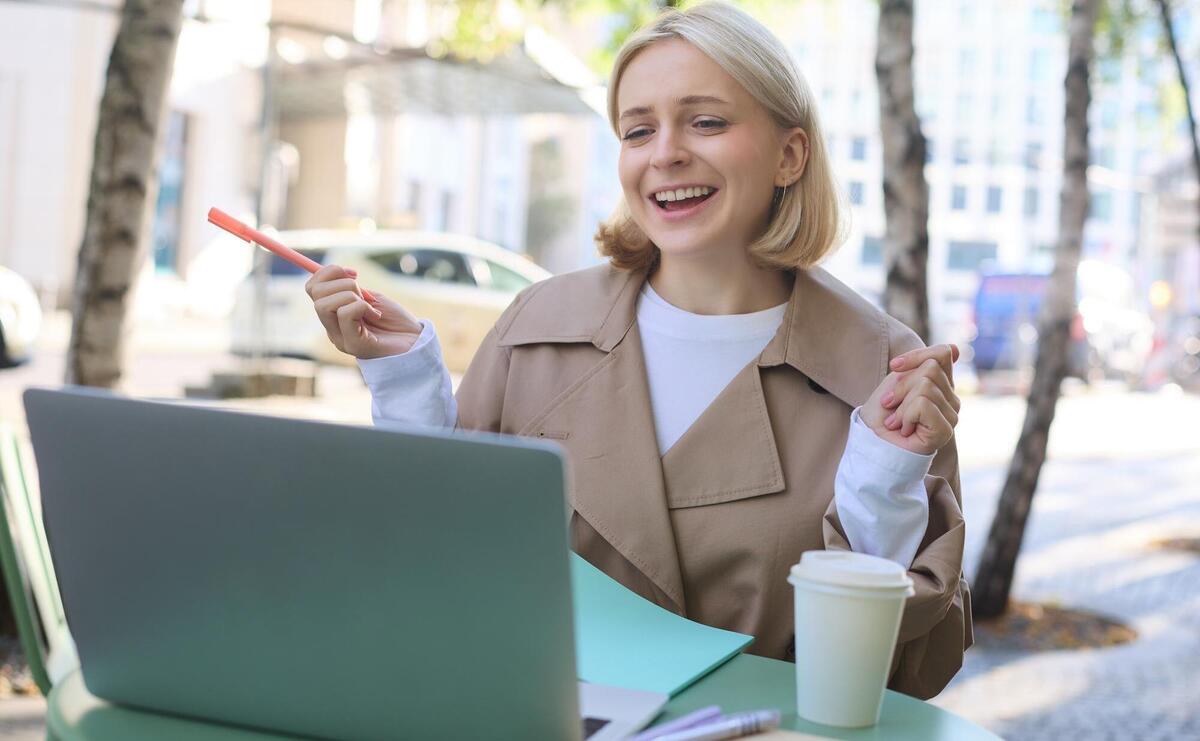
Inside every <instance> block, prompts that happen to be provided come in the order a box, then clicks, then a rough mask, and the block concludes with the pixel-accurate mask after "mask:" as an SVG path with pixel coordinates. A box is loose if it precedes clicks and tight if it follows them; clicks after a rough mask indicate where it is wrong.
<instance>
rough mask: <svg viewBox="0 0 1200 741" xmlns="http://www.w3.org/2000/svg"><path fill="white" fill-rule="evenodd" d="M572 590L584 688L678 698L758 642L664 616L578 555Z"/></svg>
mask: <svg viewBox="0 0 1200 741" xmlns="http://www.w3.org/2000/svg"><path fill="white" fill-rule="evenodd" d="M571 589H572V596H573V598H574V600H573V601H574V606H575V657H576V662H577V671H578V674H579V678H580V679H581V680H583V681H585V682H593V683H596V684H607V685H611V686H614V687H626V688H629V689H635V690H646V691H648V692H664V693H666V694H668V695H674V694H676V693H677V692H680V691H681V690H683V689H684V688H685V687H687V686H688V685H690V684H691V683H692V682H695V681H696V680H697V679H699V678H700V677H702V676H704V675H705V674H707V673H709V672H710V671H712V670H713V669H716V668H717V667H718V666H720V665H721V664H723V663H725V662H726V661H728V660H729V659H731V658H733V657H734V656H736V655H737V654H738V652H740V651H741V650H742V649H743V648H745V647H746V646H747V645H748V644H749V643H750V641H752V640H754V639H753V638H752V637H751V636H748V635H743V634H741V633H734V632H732V631H729V630H721V629H719V628H710V627H709V626H707V625H702V624H700V623H697V622H693V621H691V620H688V619H687V618H682V617H680V616H678V615H676V614H675V613H673V612H671V611H669V610H664V609H663V608H661V607H659V606H658V605H656V604H653V603H652V602H648V601H646V600H644V599H642V598H641V597H639V596H638V595H636V594H634V593H633V592H631V591H629V590H628V589H626V588H625V587H623V586H621V585H620V584H618V583H617V582H616V581H614V580H613V579H611V578H609V576H608V575H607V574H605V573H604V572H602V571H600V569H597V568H596V567H595V566H593V565H591V564H590V563H588V562H587V561H585V560H583V559H582V558H581V557H579V556H578V555H576V554H574V553H572V554H571Z"/></svg>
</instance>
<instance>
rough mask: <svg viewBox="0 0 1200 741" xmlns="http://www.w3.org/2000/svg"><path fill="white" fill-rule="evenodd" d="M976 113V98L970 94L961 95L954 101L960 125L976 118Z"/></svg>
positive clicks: (956, 116)
mask: <svg viewBox="0 0 1200 741" xmlns="http://www.w3.org/2000/svg"><path fill="white" fill-rule="evenodd" d="M974 113H975V96H974V95H970V94H968V93H961V94H960V95H959V96H958V97H957V98H955V99H954V116H955V118H956V119H958V121H959V123H962V122H963V121H969V120H971V118H973V117H974Z"/></svg>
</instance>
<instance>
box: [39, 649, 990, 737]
mask: <svg viewBox="0 0 1200 741" xmlns="http://www.w3.org/2000/svg"><path fill="white" fill-rule="evenodd" d="M794 671H795V670H794V667H793V666H792V665H791V664H787V663H784V662H782V661H774V660H772V659H763V658H760V657H758V656H749V655H745V654H743V655H741V656H737V657H735V658H733V659H732V660H730V661H729V663H727V664H725V665H724V666H722V667H720V668H719V669H717V670H716V671H714V672H713V673H712V674H710V675H708V676H707V677H705V678H703V679H701V680H700V681H699V682H697V683H696V684H694V685H692V686H691V687H689V688H688V689H687V690H685V691H683V692H682V693H680V694H679V695H678V696H677V697H675V699H673V700H672V701H671V702H670V704H668V705H667V709H666V714H665V715H664V716H662V718H661V719H660V720H666V719H670V718H674V717H677V716H680V715H683V714H684V713H688V712H690V711H692V710H696V709H698V708H701V707H704V706H706V705H720V706H721V709H722V710H724V711H725V712H736V711H739V710H752V709H757V708H767V707H773V708H779V709H780V710H781V711H783V726H784V727H785V728H790V729H793V730H797V731H804V732H806V733H811V734H814V735H820V736H829V737H832V738H841V739H863V740H865V739H880V740H882V739H887V740H888V741H904V740H905V739H913V740H914V741H917V740H919V741H939V740H942V739H944V740H946V741H951V740H952V741H975V740H976V739H978V740H979V741H996V739H998V738H999V737H998V736H996V735H994V734H992V733H991V732H989V731H986V730H984V729H983V728H980V727H979V726H977V725H975V724H974V723H971V722H970V721H968V720H966V719H964V718H960V717H959V716H957V715H954V714H953V713H950V712H947V711H945V710H942V709H941V708H939V707H937V706H935V705H930V704H929V703H925V702H921V701H920V700H915V699H913V698H911V697H908V696H906V695H901V694H898V693H896V692H890V691H889V692H888V693H887V696H886V697H885V699H884V701H883V715H882V718H881V719H880V721H879V725H877V726H875V727H873V728H866V729H859V730H843V729H836V728H830V727H828V726H821V725H817V724H815V723H809V722H807V721H804V720H801V719H800V718H798V717H796V700H795V673H794ZM46 724H47V730H48V737H49V738H51V739H55V740H56V741H76V740H78V741H85V740H86V741H113V740H115V739H122V740H124V739H156V741H279V739H282V738H288V737H286V736H279V735H274V734H266V733H259V732H255V731H248V730H244V729H240V728H233V727H230V726H225V725H216V724H211V723H201V722H198V721H192V720H186V719H182V718H176V717H173V716H167V715H161V714H158V713H149V712H143V711H138V710H131V709H129V708H125V707H121V706H118V705H113V704H111V703H107V702H104V701H103V700H99V699H97V698H96V697H94V696H93V695H91V694H90V693H88V691H87V688H86V687H84V685H83V678H82V677H81V676H80V674H79V672H78V671H76V672H73V673H72V674H70V675H68V676H67V677H66V678H65V679H64V680H63V681H61V682H59V683H58V684H57V685H55V686H54V688H53V689H52V690H51V691H50V698H49V710H48V712H47V716H46Z"/></svg>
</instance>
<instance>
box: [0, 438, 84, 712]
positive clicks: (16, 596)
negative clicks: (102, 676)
mask: <svg viewBox="0 0 1200 741" xmlns="http://www.w3.org/2000/svg"><path fill="white" fill-rule="evenodd" d="M25 444H26V443H25V441H23V440H20V439H19V438H18V437H17V435H16V434H15V432H14V431H13V429H12V427H11V426H9V425H7V424H2V423H0V500H2V501H0V504H2V506H0V517H2V518H3V522H2V523H0V524H2V525H3V526H2V527H0V563H2V564H3V567H4V583H5V584H6V585H7V587H8V599H9V602H10V603H11V604H12V608H13V616H14V617H15V618H16V622H17V632H18V633H19V637H20V640H21V649H22V650H23V651H24V652H25V657H26V661H28V662H29V669H30V672H31V673H32V674H33V680H34V682H36V683H37V686H38V689H40V690H41V691H42V694H43V695H49V694H50V688H51V687H52V686H53V685H54V684H55V683H56V682H58V681H59V680H61V679H62V678H63V677H65V676H66V675H67V674H68V673H70V672H71V671H72V670H74V669H76V668H77V667H78V666H79V658H78V656H77V654H76V653H75V644H74V642H73V641H72V640H71V634H70V632H68V631H67V620H66V617H65V616H64V615H63V608H62V598H61V597H59V594H58V580H57V579H56V578H55V576H54V566H53V564H52V563H51V562H50V550H49V548H48V547H47V545H46V532H45V530H43V529H42V509H41V501H40V500H39V499H38V498H37V497H36V496H34V495H33V492H34V487H33V482H32V478H31V474H32V467H29V466H27V465H26V463H25V462H26V461H27V460H29V458H28V457H27V456H26V455H25V454H24V448H23V447H22V446H23V445H25Z"/></svg>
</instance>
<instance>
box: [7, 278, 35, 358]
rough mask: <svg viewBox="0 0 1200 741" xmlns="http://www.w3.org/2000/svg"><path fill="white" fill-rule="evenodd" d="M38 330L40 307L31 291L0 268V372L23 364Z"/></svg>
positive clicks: (22, 281)
mask: <svg viewBox="0 0 1200 741" xmlns="http://www.w3.org/2000/svg"><path fill="white" fill-rule="evenodd" d="M41 326H42V306H41V304H40V303H38V297H37V294H36V293H34V291H33V287H32V286H30V285H29V283H28V282H27V281H26V280H25V279H24V278H22V277H21V276H20V275H18V274H17V273H14V272H13V271H11V270H9V269H8V268H6V267H3V266H0V368H11V367H12V366H14V365H18V364H20V363H23V362H25V361H26V360H28V359H29V355H30V353H31V352H33V343H34V340H36V339H37V335H38V331H39V330H40V329H41Z"/></svg>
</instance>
